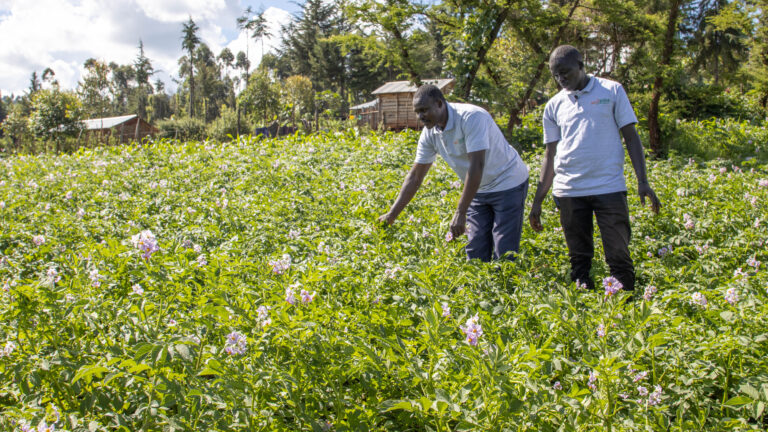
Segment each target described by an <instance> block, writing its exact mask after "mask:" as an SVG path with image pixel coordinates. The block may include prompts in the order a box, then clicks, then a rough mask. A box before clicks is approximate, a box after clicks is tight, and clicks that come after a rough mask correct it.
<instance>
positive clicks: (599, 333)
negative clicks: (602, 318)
mask: <svg viewBox="0 0 768 432" xmlns="http://www.w3.org/2000/svg"><path fill="white" fill-rule="evenodd" d="M597 337H601V338H602V337H605V324H603V323H600V325H599V326H597Z"/></svg>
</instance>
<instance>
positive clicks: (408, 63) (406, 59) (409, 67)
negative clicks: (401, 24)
mask: <svg viewBox="0 0 768 432" xmlns="http://www.w3.org/2000/svg"><path fill="white" fill-rule="evenodd" d="M392 34H393V35H394V36H395V43H397V46H398V48H399V49H400V56H401V57H402V58H403V66H405V71H406V72H407V73H408V76H409V77H410V78H411V82H413V83H414V84H415V85H416V86H417V87H418V86H421V84H422V82H421V76H420V75H419V73H418V72H417V71H416V67H415V66H414V65H413V61H412V60H411V55H410V53H409V52H408V47H407V45H406V40H405V38H404V37H403V34H402V33H401V32H400V29H399V28H397V26H393V27H392Z"/></svg>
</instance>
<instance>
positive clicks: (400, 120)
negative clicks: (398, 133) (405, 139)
mask: <svg viewBox="0 0 768 432" xmlns="http://www.w3.org/2000/svg"><path fill="white" fill-rule="evenodd" d="M379 113H380V114H379V115H380V121H381V123H383V126H384V128H385V129H405V128H419V127H421V124H420V123H419V119H418V117H416V113H414V112H413V93H390V94H382V95H379Z"/></svg>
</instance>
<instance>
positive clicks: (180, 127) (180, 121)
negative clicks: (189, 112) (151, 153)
mask: <svg viewBox="0 0 768 432" xmlns="http://www.w3.org/2000/svg"><path fill="white" fill-rule="evenodd" d="M157 128H158V129H160V137H161V138H174V139H178V140H181V141H186V140H199V139H203V138H205V132H206V131H205V122H203V121H202V120H200V119H196V118H192V117H181V118H177V119H173V118H172V119H168V120H161V121H159V122H157Z"/></svg>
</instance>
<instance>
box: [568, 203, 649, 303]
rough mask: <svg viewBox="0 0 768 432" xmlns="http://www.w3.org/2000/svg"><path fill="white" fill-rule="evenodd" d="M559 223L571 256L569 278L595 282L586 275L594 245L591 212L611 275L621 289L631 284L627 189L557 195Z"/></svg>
mask: <svg viewBox="0 0 768 432" xmlns="http://www.w3.org/2000/svg"><path fill="white" fill-rule="evenodd" d="M555 202H556V203H557V205H558V207H559V208H560V224H561V225H562V226H563V233H564V234H565V243H566V244H567V245H568V256H569V258H570V260H571V280H572V281H577V280H578V281H579V282H581V283H586V284H587V287H588V288H590V289H593V288H594V286H595V284H594V281H593V280H592V278H591V277H590V275H589V271H590V269H591V268H592V257H593V256H594V252H595V245H594V242H593V237H592V232H593V228H592V214H593V213H594V215H595V219H597V226H598V227H599V228H600V237H601V238H602V240H603V250H604V251H605V261H606V262H607V263H608V267H610V269H611V275H612V276H614V277H615V278H616V279H618V280H619V282H621V284H622V285H624V289H625V290H633V289H634V288H635V268H634V265H633V263H632V258H631V257H630V256H629V239H630V236H631V229H630V226H629V207H628V206H627V193H626V192H615V193H609V194H603V195H590V196H584V197H575V198H568V197H558V198H555Z"/></svg>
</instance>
